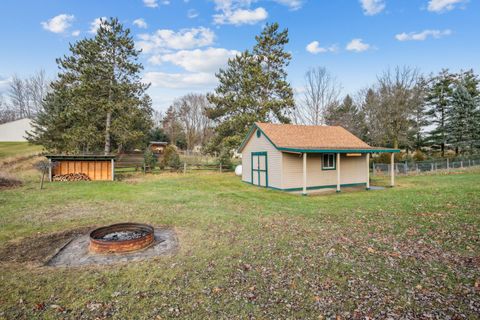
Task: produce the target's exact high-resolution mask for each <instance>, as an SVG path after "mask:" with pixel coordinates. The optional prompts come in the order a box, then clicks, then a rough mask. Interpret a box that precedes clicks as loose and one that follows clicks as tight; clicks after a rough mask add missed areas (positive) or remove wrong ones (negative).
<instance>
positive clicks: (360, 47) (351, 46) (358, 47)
mask: <svg viewBox="0 0 480 320" xmlns="http://www.w3.org/2000/svg"><path fill="white" fill-rule="evenodd" d="M370 48H371V46H370V45H369V44H367V43H364V42H363V40H362V39H360V38H357V39H353V40H352V41H350V42H349V43H348V44H347V47H346V49H347V50H348V51H355V52H363V51H366V50H368V49H370Z"/></svg>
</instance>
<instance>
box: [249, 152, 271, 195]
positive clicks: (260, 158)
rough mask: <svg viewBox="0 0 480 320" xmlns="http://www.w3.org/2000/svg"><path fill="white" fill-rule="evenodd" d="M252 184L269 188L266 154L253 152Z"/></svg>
mask: <svg viewBox="0 0 480 320" xmlns="http://www.w3.org/2000/svg"><path fill="white" fill-rule="evenodd" d="M252 183H253V184H254V185H257V186H261V187H268V162H267V153H266V152H252Z"/></svg>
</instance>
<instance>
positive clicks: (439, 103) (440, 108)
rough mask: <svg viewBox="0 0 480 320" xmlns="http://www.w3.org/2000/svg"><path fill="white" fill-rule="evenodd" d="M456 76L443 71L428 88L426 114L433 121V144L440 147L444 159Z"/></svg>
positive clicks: (431, 132)
mask: <svg viewBox="0 0 480 320" xmlns="http://www.w3.org/2000/svg"><path fill="white" fill-rule="evenodd" d="M455 78H456V75H454V74H451V73H449V71H448V70H447V69H444V70H442V71H441V72H440V73H439V74H438V75H437V76H435V77H432V78H431V79H430V84H429V86H428V88H427V94H426V98H425V103H426V106H427V111H426V114H427V116H428V117H429V118H430V119H431V120H430V124H431V125H433V126H434V129H433V130H431V131H430V132H429V140H430V143H431V144H434V145H438V146H440V150H441V152H442V157H444V156H445V145H446V143H447V139H448V132H447V113H448V109H449V108H450V106H451V96H452V86H453V82H454V81H455Z"/></svg>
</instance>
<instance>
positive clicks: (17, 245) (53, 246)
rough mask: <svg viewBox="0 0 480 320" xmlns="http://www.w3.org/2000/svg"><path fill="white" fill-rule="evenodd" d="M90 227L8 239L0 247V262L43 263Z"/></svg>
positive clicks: (86, 231)
mask: <svg viewBox="0 0 480 320" xmlns="http://www.w3.org/2000/svg"><path fill="white" fill-rule="evenodd" d="M91 229H93V227H82V228H77V229H72V230H67V231H62V232H57V233H51V234H45V235H40V236H34V237H27V238H23V239H21V240H14V241H10V242H8V243H7V244H6V245H5V246H3V247H1V248H0V262H1V263H5V262H14V263H26V262H29V263H34V264H44V263H45V262H47V261H48V260H49V259H50V258H51V257H52V256H53V255H55V254H56V253H57V250H58V249H59V248H60V247H62V246H64V245H65V244H66V243H68V242H69V241H71V240H72V239H73V238H75V237H78V236H79V235H82V234H85V233H88V231H89V230H91Z"/></svg>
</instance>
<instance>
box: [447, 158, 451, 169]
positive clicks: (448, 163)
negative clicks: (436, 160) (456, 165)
mask: <svg viewBox="0 0 480 320" xmlns="http://www.w3.org/2000/svg"><path fill="white" fill-rule="evenodd" d="M447 170H450V161H448V158H447Z"/></svg>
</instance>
